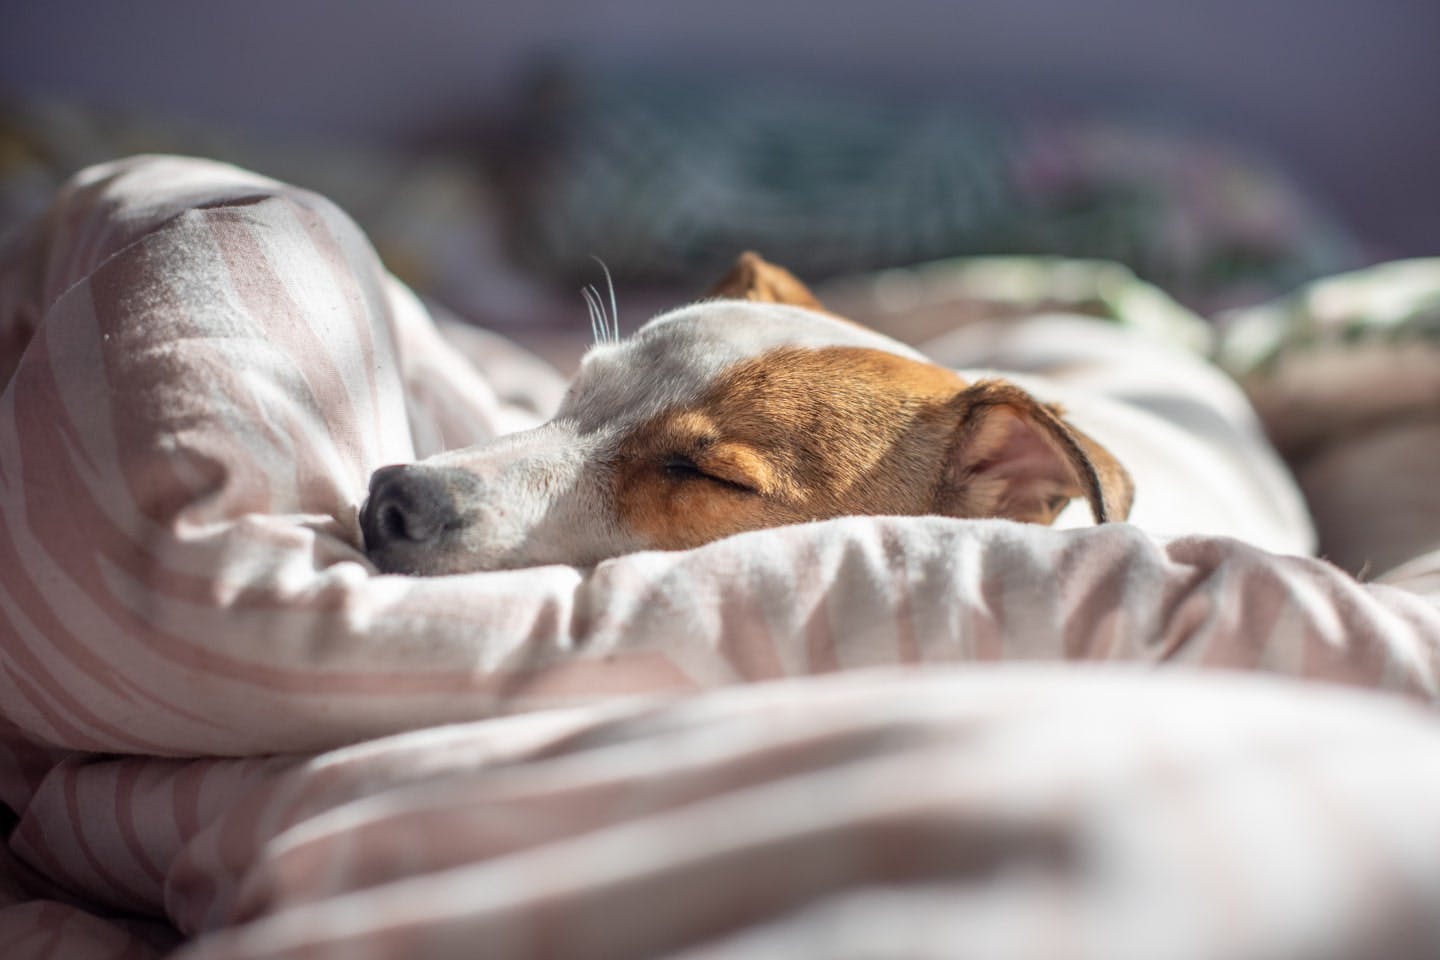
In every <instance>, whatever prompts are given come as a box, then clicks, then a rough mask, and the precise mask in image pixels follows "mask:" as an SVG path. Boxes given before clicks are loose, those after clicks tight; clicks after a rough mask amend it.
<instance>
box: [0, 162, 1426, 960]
mask: <svg viewBox="0 0 1440 960" xmlns="http://www.w3.org/2000/svg"><path fill="white" fill-rule="evenodd" d="M462 348H463V349H462ZM514 362H516V361H515V355H514V352H513V351H512V350H511V349H510V348H507V347H505V346H504V345H503V344H500V343H498V342H496V341H493V340H491V339H489V338H487V337H485V336H484V335H479V334H474V333H467V334H466V336H465V339H464V341H463V344H462V345H461V346H459V347H457V346H456V342H455V341H454V340H452V339H448V338H447V337H446V336H445V335H444V332H443V327H442V326H440V325H437V324H436V323H435V322H434V321H433V320H432V318H431V316H430V315H429V312H428V311H427V309H426V307H425V306H424V305H422V304H421V302H420V301H419V300H417V299H416V298H415V297H414V296H413V295H412V294H410V293H409V291H407V290H406V289H405V288H404V287H403V286H401V285H400V284H399V283H398V282H397V281H395V280H394V279H393V278H391V277H390V276H389V275H388V274H386V272H385V271H384V270H383V268H382V267H381V266H380V264H379V262H378V260H377V259H376V257H375V255H374V253H373V251H372V250H371V249H370V247H369V245H368V243H367V242H366V240H365V238H364V237H363V236H362V235H361V234H360V233H359V231H358V230H357V229H356V228H355V227H354V226H353V224H352V223H351V222H350V221H349V220H348V219H347V218H346V217H345V216H344V215H343V214H342V213H340V212H339V211H338V210H337V209H336V208H334V207H333V206H332V205H330V204H329V203H327V202H326V201H324V200H323V199H321V198H319V197H317V196H315V195H313V194H309V193H306V192H304V191H301V190H297V189H295V188H292V187H288V186H285V185H282V184H279V183H276V182H274V181H270V180H267V179H265V178H262V177H258V176H255V175H253V174H250V173H247V172H244V171H240V170H237V169H235V168H231V167H225V166H222V165H219V164H214V163H209V162H204V161H196V160H185V159H179V158H168V157H146V158H137V159H133V160H128V161H122V162H119V163H115V164H111V165H107V166H104V167H98V168H92V169H91V170H88V171H86V172H85V173H83V174H81V175H80V176H79V177H77V178H76V179H75V180H74V181H72V182H71V183H70V184H69V185H68V186H67V188H66V189H65V190H64V191H63V192H62V194H61V196H60V197H59V198H58V200H57V202H56V205H55V207H54V208H53V210H52V211H51V213H50V215H49V217H48V218H47V219H46V220H45V221H44V222H43V223H42V224H41V225H39V226H38V227H37V229H36V230H35V231H34V232H33V233H31V234H29V235H28V236H27V237H26V238H25V240H24V242H23V243H21V244H20V245H18V246H17V247H16V248H15V249H14V250H13V251H12V252H11V253H10V254H9V255H8V258H7V259H6V260H5V262H4V264H3V268H0V384H3V394H0V804H3V807H0V813H3V815H4V817H3V819H0V824H3V826H4V833H5V841H6V842H5V845H4V847H3V851H0V949H3V954H4V956H6V957H67V958H68V957H77V958H88V957H97V958H99V957H115V958H119V957H136V958H146V957H154V956H162V955H168V954H170V953H172V952H174V953H175V954H176V955H178V956H182V957H186V958H197V960H198V958H241V957H245V958H250V957H254V958H258V957H324V956H335V957H396V958H399V957H442V958H443V957H473V956H493V957H576V958H582V957H583V958H598V957H647V956H657V957H658V956H668V957H747V958H749V957H797V956H813V957H826V958H829V957H846V956H855V957H876V956H896V957H947V958H956V957H977V958H987V960H989V958H1010V957H1016V958H1018V957H1037V958H1065V957H1097V958H1124V957H1135V958H1149V960H1154V958H1172V957H1173V958H1191V957H1194V958H1200V957H1224V958H1252V957H1253V958H1262V957H1275V958H1281V957H1286V958H1289V957H1369V958H1381V957H1410V956H1415V957H1422V956H1433V955H1436V954H1437V953H1440V910H1436V909H1435V907H1436V905H1437V904H1440V818H1437V817H1435V816H1434V811H1435V810H1436V809H1440V726H1437V724H1436V721H1435V718H1434V713H1433V710H1434V704H1435V702H1436V699H1437V694H1440V659H1437V652H1440V606H1437V597H1440V589H1437V588H1436V586H1435V583H1436V578H1434V577H1433V576H1428V575H1427V573H1426V572H1427V571H1428V570H1430V569H1433V568H1434V567H1436V566H1437V565H1436V564H1434V563H1431V565H1430V566H1429V567H1426V566H1425V564H1426V563H1428V562H1430V561H1427V560H1426V559H1425V558H1424V557H1420V558H1418V559H1416V560H1414V561H1413V562H1412V563H1411V564H1410V566H1408V567H1407V568H1405V569H1404V570H1402V571H1401V572H1400V573H1399V574H1397V575H1396V576H1395V577H1393V578H1392V579H1393V580H1394V583H1393V584H1386V583H1377V582H1363V583H1362V582H1361V581H1359V580H1357V579H1355V578H1354V577H1352V576H1350V575H1349V574H1346V573H1344V572H1342V571H1340V570H1339V569H1337V568H1336V567H1333V566H1331V565H1330V564H1328V563H1326V562H1324V561H1323V560H1318V559H1311V558H1306V557H1300V556H1286V555H1281V554H1277V553H1272V552H1267V551H1265V550H1262V549H1260V548H1258V547H1255V546H1251V545H1247V544H1246V543H1243V542H1241V541H1239V540H1231V539H1225V538H1218V537H1186V536H1175V537H1157V536H1154V535H1152V534H1148V533H1145V532H1142V531H1140V530H1139V529H1137V528H1134V527H1131V526H1128V525H1110V526H1105V527H1098V528H1088V529H1078V530H1069V531H1061V530H1051V529H1048V528H1040V527H1030V526H1023V525H1018V524H1012V523H1008V522H1003V521H957V520H947V519H941V518H848V519H843V520H837V521H830V522H826V523H820V524H811V525H804V526H797V527H789V528H781V529H776V530H769V531H761V532H757V533H752V534H747V535H742V536H739V537H734V538H731V539H728V540H723V541H720V542H717V543H714V544H711V545H709V546H706V547H703V548H701V549H698V550H694V551H689V552H684V553H648V554H636V555H631V556H626V557H621V558H617V559H615V560H612V561H607V562H605V563H602V564H600V565H599V566H597V567H595V568H593V569H576V568H570V567H546V568H540V569H533V570H522V571H513V572H502V573H488V574H475V575H467V576H459V577H446V578H436V579H414V578H406V577H389V576H377V575H376V574H375V572H374V570H373V569H372V568H371V567H370V566H369V565H368V564H367V562H366V560H365V558H364V555H363V553H362V552H361V551H360V549H359V548H358V544H359V531H358V525H357V521H356V510H357V507H358V504H359V502H360V500H361V498H362V497H363V495H364V491H365V484H366V481H367V479H368V477H369V474H370V472H371V471H372V470H373V469H374V468H375V467H377V466H380V465H382V464H386V463H391V462H398V461H404V460H410V459H413V458H415V457H417V456H424V455H427V454H429V453H433V452H436V451H438V450H441V449H445V448H447V447H450V446H455V445H460V444H467V443H473V442H477V441H479V440H483V439H487V438H490V437H493V436H497V435H500V434H502V433H505V432H508V431H510V430H514V429H518V428H521V427H524V426H528V425H531V424H533V423H535V422H538V420H539V419H540V418H541V416H542V414H543V411H542V407H543V405H544V404H543V402H542V401H541V400H539V399H537V398H538V397H541V396H544V395H552V394H553V391H554V389H555V388H556V381H555V378H554V375H553V374H551V373H549V372H547V371H546V370H544V369H543V368H542V367H540V366H539V365H538V364H536V365H534V366H531V367H526V368H525V369H526V371H527V372H526V375H525V376H524V377H522V378H520V379H519V382H518V384H517V381H516V377H515V374H514V370H515V368H514V366H513V363H514ZM502 368H503V369H502ZM1416 564H1419V566H1418V567H1417V566H1416ZM1417 570H1418V571H1419V573H1418V574H1417V572H1416V571H1417ZM1376 573H1377V574H1378V573H1381V571H1376ZM1380 579H1382V580H1383V579H1385V578H1383V577H1381V578H1380Z"/></svg>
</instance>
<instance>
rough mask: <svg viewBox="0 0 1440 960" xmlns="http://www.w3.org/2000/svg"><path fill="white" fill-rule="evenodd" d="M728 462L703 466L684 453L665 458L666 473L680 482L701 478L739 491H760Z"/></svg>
mask: <svg viewBox="0 0 1440 960" xmlns="http://www.w3.org/2000/svg"><path fill="white" fill-rule="evenodd" d="M727 466H731V465H728V464H712V465H709V466H701V465H700V464H699V463H697V462H696V461H695V460H694V458H692V457H689V456H686V455H684V454H671V455H670V456H668V457H666V458H665V475H666V476H668V477H670V478H671V479H672V480H677V481H680V482H685V481H691V480H700V481H708V482H710V483H714V484H718V485H720V486H722V487H728V488H729V489H731V490H734V491H737V492H739V493H758V492H759V490H758V489H757V487H756V485H755V484H754V483H753V482H750V479H749V478H748V477H745V476H743V475H742V474H740V473H739V472H738V471H735V470H733V469H725V467H727Z"/></svg>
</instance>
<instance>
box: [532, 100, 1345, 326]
mask: <svg viewBox="0 0 1440 960" xmlns="http://www.w3.org/2000/svg"><path fill="white" fill-rule="evenodd" d="M512 142H517V143H520V144H523V145H524V146H523V148H522V149H520V150H519V151H518V153H519V157H518V158H516V161H515V162H513V163H511V164H509V165H507V166H506V168H505V169H507V170H508V171H509V174H508V176H507V191H508V192H511V193H512V194H513V196H514V197H515V198H518V199H517V200H516V202H515V203H514V204H513V206H512V209H513V210H514V212H515V217H514V224H513V225H514V229H515V231H516V233H517V235H518V237H519V240H520V250H521V251H522V252H523V254H524V260H525V262H527V263H529V264H532V265H534V266H535V267H536V268H537V269H539V270H541V271H544V272H547V273H559V274H561V275H584V274H585V273H586V271H587V268H588V267H589V266H590V262H589V256H590V255H591V254H594V253H598V254H601V255H603V256H604V257H605V260H606V262H607V263H608V264H609V265H610V266H611V268H612V269H614V270H615V271H616V274H617V276H623V277H625V278H628V279H640V280H652V281H658V282H684V283H688V284H695V283H704V282H706V280H707V279H708V278H711V277H714V276H717V275H718V273H717V271H720V270H722V268H723V267H724V265H725V264H726V263H728V262H729V261H730V259H732V258H733V257H734V255H735V254H736V253H737V252H738V251H740V250H743V249H750V248H753V249H756V250H759V251H760V252H762V253H763V254H764V255H765V256H766V257H767V258H769V259H771V260H772V261H774V262H777V263H783V264H785V265H786V266H788V267H790V268H791V269H793V270H795V271H796V272H798V273H799V274H801V275H802V276H805V277H807V278H812V279H822V278H825V277H830V276H836V275H841V274H849V273H855V272H860V271H864V270H872V269H877V268H884V267H891V266H903V265H908V264H913V263H919V262H923V261H929V260H936V259H940V258H945V257H953V256H973V255H993V254H1006V255H1014V254H1050V255H1059V256H1067V257H1078V258H1086V259H1106V260H1113V261H1116V262H1119V263H1123V264H1125V265H1127V266H1129V267H1130V268H1132V269H1133V270H1134V271H1135V272H1136V273H1137V274H1138V275H1139V276H1141V277H1143V278H1144V279H1146V280H1150V281H1153V282H1155V283H1158V284H1160V285H1161V286H1163V287H1164V288H1165V289H1167V290H1169V291H1170V292H1171V293H1172V294H1174V295H1175V296H1177V297H1178V298H1179V299H1181V300H1182V301H1185V302H1187V303H1191V304H1198V305H1201V306H1204V307H1207V308H1208V307H1213V306H1216V305H1232V304H1234V303H1239V302H1254V301H1256V300H1259V299H1263V298H1264V297H1266V296H1270V295H1274V294H1276V293H1279V292H1281V291H1284V290H1289V289H1292V288H1293V287H1294V286H1296V285H1297V284H1299V283H1302V282H1304V281H1306V280H1310V279H1313V278H1314V277H1317V276H1321V275H1323V274H1326V273H1330V272H1334V271H1336V270H1340V269H1348V268H1351V267H1354V266H1356V265H1357V264H1358V263H1359V262H1360V260H1359V257H1358V254H1357V252H1356V245H1355V243H1353V242H1352V241H1351V239H1350V238H1349V237H1348V236H1347V235H1346V234H1345V232H1344V231H1343V230H1341V229H1340V228H1339V227H1338V226H1336V225H1335V224H1334V223H1332V222H1331V220H1330V219H1329V218H1328V217H1326V216H1325V215H1324V214H1323V213H1322V212H1321V211H1320V210H1319V209H1318V207H1317V206H1316V205H1315V204H1314V203H1312V202H1310V201H1309V200H1307V199H1306V198H1304V197H1302V196H1301V194H1300V193H1299V191H1298V190H1296V189H1295V188H1294V187H1293V185H1292V184H1290V183H1289V182H1288V181H1287V180H1286V179H1285V178H1284V177H1283V176H1281V175H1280V174H1279V173H1277V172H1275V171H1273V170H1271V169H1269V168H1268V167H1267V166H1265V165H1264V164H1262V163H1260V162H1259V161H1258V160H1256V159H1254V158H1252V157H1249V156H1246V155H1244V154H1243V153H1242V152H1241V151H1239V150H1238V149H1236V148H1233V147H1231V146H1229V145H1226V144H1224V143H1221V142H1218V141H1215V140H1207V139H1204V138H1200V137H1197V136H1194V135H1191V134H1189V133H1187V132H1184V131H1180V130H1176V129H1174V128H1173V125H1171V124H1162V123H1150V122H1143V121H1135V122H1129V123H1115V122H1102V121H1097V120H1086V119H1041V118H1032V117H1011V116H1004V115H999V114H996V113H993V112H987V111H984V110H982V109H979V108H977V107H976V106H975V105H974V104H971V103H967V102H963V101H956V100H954V99H951V100H928V101H926V102H923V103H907V102H896V101H880V100H877V99H867V98H863V97H859V96H854V95H847V94H843V93H821V92H815V91H804V90H795V89H781V88H775V87H773V86H754V85H746V84H744V83H738V84H737V83H728V82H727V83H724V84H720V83H708V84H707V83H703V82H686V81H684V80H682V79H680V78H678V77H673V76H662V75H644V76H631V75H617V74H600V75H593V74H560V75H558V76H550V77H547V78H546V79H545V81H544V82H542V83H537V86H536V92H535V93H534V94H533V95H532V97H531V98H530V100H529V101H528V103H527V104H526V106H525V107H524V108H523V109H522V110H521V111H520V112H519V114H518V122H517V124H516V126H515V129H514V136H513V141H512Z"/></svg>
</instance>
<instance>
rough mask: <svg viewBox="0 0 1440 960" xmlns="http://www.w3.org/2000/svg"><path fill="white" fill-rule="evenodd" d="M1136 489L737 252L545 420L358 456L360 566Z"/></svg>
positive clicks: (1108, 516)
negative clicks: (362, 486) (424, 448)
mask: <svg viewBox="0 0 1440 960" xmlns="http://www.w3.org/2000/svg"><path fill="white" fill-rule="evenodd" d="M1087 403H1088V401H1087ZM1104 403H1105V401H1101V404H1102V406H1104ZM1090 405H1091V406H1093V404H1090ZM1109 405H1110V407H1115V406H1118V405H1116V404H1114V403H1110V404H1109ZM1128 416H1129V417H1130V420H1128V421H1127V420H1125V417H1124V416H1120V417H1119V421H1118V422H1125V423H1133V422H1135V415H1134V414H1133V413H1130V414H1128ZM1103 419H1104V418H1103V417H1102V418H1100V420H1103ZM1112 419H1114V418H1113V417H1112ZM1141 425H1142V427H1143V429H1141V430H1140V431H1139V432H1140V433H1141V434H1146V431H1147V430H1148V431H1151V432H1153V431H1154V430H1156V429H1162V428H1163V427H1164V426H1165V425H1163V424H1162V425H1160V427H1155V426H1151V425H1147V424H1145V423H1142V424H1141ZM1112 432H1113V431H1112ZM1130 432H1131V433H1134V432H1135V431H1133V430H1132V431H1130ZM1125 435H1126V431H1125V430H1124V429H1121V430H1120V431H1118V433H1116V436H1119V437H1121V438H1122V439H1123V438H1124V436H1125ZM1148 436H1149V434H1146V437H1148ZM1145 442H1148V441H1147V440H1146V439H1145V438H1142V442H1141V443H1140V444H1139V445H1137V444H1135V443H1131V444H1130V447H1131V448H1133V449H1143V448H1144V443H1145ZM1159 446H1160V448H1162V449H1163V448H1164V444H1163V443H1161V444H1159ZM1174 459H1175V458H1174V457H1173V456H1171V457H1168V458H1161V461H1162V462H1159V463H1157V464H1156V470H1157V471H1158V473H1159V474H1161V477H1160V482H1161V483H1162V484H1167V485H1170V486H1176V485H1183V483H1184V480H1183V477H1182V476H1181V475H1180V473H1178V472H1176V471H1175V470H1174V469H1173V468H1172V469H1171V473H1170V475H1168V476H1167V475H1164V471H1165V469H1167V466H1168V464H1169V461H1171V460H1174ZM1211 459H1213V457H1212V458H1211ZM1253 459H1254V457H1253V456H1249V455H1246V454H1245V453H1244V452H1243V451H1242V453H1241V455H1240V456H1239V457H1238V459H1237V463H1238V464H1240V466H1241V467H1242V468H1243V467H1244V466H1245V464H1247V463H1248V462H1249V461H1250V460H1253ZM1210 482H1211V486H1214V485H1215V483H1214V481H1213V480H1211V481H1210ZM1222 486H1223V484H1222ZM1284 493H1285V491H1284V490H1281V491H1280V495H1281V497H1282V499H1283V495H1284ZM1222 495H1223V491H1222ZM1205 496H1207V495H1206V494H1205V493H1204V491H1203V490H1202V491H1200V492H1199V494H1198V496H1196V497H1187V496H1185V495H1182V496H1181V498H1180V500H1179V501H1178V503H1179V505H1180V507H1179V508H1180V509H1181V510H1184V509H1185V504H1186V502H1187V499H1188V500H1194V499H1204V498H1205ZM1135 497H1136V485H1135V481H1134V480H1133V479H1132V474H1131V471H1130V470H1129V469H1127V466H1126V465H1125V464H1123V463H1122V458H1121V457H1117V456H1116V455H1114V454H1113V453H1112V452H1111V450H1110V449H1109V445H1108V444H1106V445H1102V443H1100V442H1098V441H1097V440H1096V439H1094V438H1093V437H1092V436H1091V435H1090V433H1089V432H1087V430H1084V429H1081V427H1080V425H1077V423H1076V422H1074V421H1073V420H1072V419H1071V418H1070V416H1069V415H1068V414H1067V412H1066V409H1065V408H1063V407H1062V406H1060V405H1059V404H1057V403H1056V402H1054V401H1053V400H1052V399H1048V398H1047V399H1040V398H1038V397H1037V396H1036V395H1035V394H1034V393H1033V392H1032V390H1031V389H1027V388H1026V387H1025V386H1022V385H1021V384H1019V383H1017V382H1015V381H1014V379H1013V378H1008V377H1000V376H992V375H984V376H980V377H978V378H972V377H967V376H966V375H963V374H962V373H959V372H957V371H955V370H952V369H949V368H947V367H944V366H941V365H939V364H937V363H934V362H932V361H930V360H928V359H927V358H926V357H925V356H923V355H922V354H920V353H918V352H917V351H915V350H913V349H912V348H910V347H908V346H906V345H904V344H902V343H900V342H898V341H896V340H893V339H891V338H889V337H887V336H884V335H882V334H880V333H878V332H875V331H873V330H871V329H868V328H866V327H864V326H861V325H859V324H856V323H853V322H851V321H849V320H846V319H844V318H842V317H840V316H837V315H835V314H832V313H830V312H829V311H828V310H826V308H825V307H824V306H823V305H822V304H821V303H820V302H819V300H818V299H817V298H816V297H815V295H814V294H813V293H812V292H811V291H810V290H809V289H808V288H807V287H806V286H805V285H804V284H803V283H801V281H800V280H798V279H797V278H796V277H795V276H794V275H792V274H791V273H790V272H788V271H786V270H785V269H783V268H781V267H778V266H776V265H773V264H771V263H768V262H767V261H765V260H764V259H763V258H761V257H760V256H758V255H756V254H753V253H747V254H744V255H742V256H741V257H740V259H739V260H738V262H737V263H736V265H735V267H734V269H733V270H732V271H731V272H730V273H729V274H728V275H727V276H726V277H725V278H724V279H723V280H721V282H720V283H719V284H718V285H717V286H716V287H715V288H714V289H712V290H711V291H710V295H709V296H708V297H707V298H706V299H703V300H701V301H699V302H697V303H694V304H691V305H689V306H685V307H681V308H679V309H676V310H673V311H670V312H668V313H664V314H662V315H660V316H658V317H656V318H654V319H652V320H651V321H649V322H648V323H646V324H645V325H644V326H642V327H641V328H640V329H639V330H637V331H636V332H635V333H634V334H633V335H631V336H630V337H628V338H625V339H623V340H619V339H613V340H609V341H608V342H600V343H597V344H596V345H595V346H593V347H592V348H591V349H590V351H589V352H588V353H587V354H586V356H585V357H584V359H583V361H582V363H581V366H580V369H579V371H578V373H577V375H576V377H575V379H574V381H573V382H572V384H571V386H570V389H569V392H568V393H567V394H566V396H565V398H564V400H563V401H562V403H561V405H560V408H559V410H558V411H557V413H556V415H555V417H554V419H552V420H551V421H550V422H548V423H546V424H544V425H543V426H540V427H537V428H535V429H533V430H529V431H525V432H522V433H518V434H513V435H510V436H506V437H502V438H500V439H498V440H495V441H493V442H490V443H487V444H482V445H479V446H474V447H469V448H465V449H460V450H454V451H448V452H445V453H443V454H440V455H438V456H435V457H432V458H430V459H428V460H426V461H423V462H420V463H417V464H408V465H392V466H387V467H382V468H381V469H379V470H377V471H376V472H375V473H374V475H373V477H372V479H371V482H370V489H369V496H368V498H367V499H366V502H365V503H364V505H363V507H362V508H361V510H360V513H359V520H360V527H361V532H362V534H363V537H364V543H365V548H366V552H367V554H368V556H369V558H370V560H371V561H372V562H373V563H374V564H375V566H376V567H377V568H378V569H379V570H380V571H382V572H386V573H405V574H423V575H437V574H451V573H462V572H469V571H480V570H496V569H509V568H517V567H526V566H536V565H543V564H554V563H562V564H571V565H577V566H588V565H592V564H595V563H597V562H599V561H602V560H605V559H607V558H610V557H614V556H617V555H620V554H624V553H630V552H634V551H639V550H650V549H659V550H679V549H687V548H691V547H696V546H699V545H701V544H704V543H707V542H710V541H713V540H716V539H719V538H721V537H726V536H730V535H732V534H737V533H740V532H743V531H748V530H755V529H759V528H764V527H774V526H779V525H783V524H794V523H802V522H806V521H813V520H821V519H826V518H831V517H838V516H845V515H855V514H890V515H939V516H947V517H958V518H1000V519H1006V520H1012V521H1019V522H1024V523H1032V524H1052V523H1054V522H1055V521H1056V520H1057V518H1058V517H1060V516H1061V515H1062V513H1064V514H1066V515H1067V516H1071V517H1072V522H1071V525H1076V523H1075V521H1074V519H1073V514H1074V513H1075V511H1074V510H1067V508H1068V507H1070V506H1071V504H1072V502H1073V503H1074V504H1076V505H1080V504H1083V507H1084V509H1085V510H1086V511H1087V512H1088V514H1089V517H1088V520H1089V522H1093V523H1095V524H1103V523H1108V522H1116V521H1123V520H1125V519H1126V518H1127V517H1128V516H1129V515H1130V513H1131V508H1132V504H1133V502H1134V500H1135ZM1297 497H1298V495H1297ZM1192 510H1193V508H1192ZM1202 512H1203V511H1202ZM1302 513H1303V511H1302ZM1080 522H1084V521H1083V520H1081V521H1080ZM1221 526H1222V527H1223V526H1224V524H1221ZM1231 526H1235V524H1232V525H1231ZM1239 526H1241V527H1243V526H1244V524H1243V522H1242V523H1240V524H1239ZM1307 529H1308V528H1307ZM1219 532H1233V531H1232V530H1230V529H1221V530H1220V531H1219ZM1303 538H1304V533H1303V532H1302V533H1301V534H1300V535H1299V537H1298V539H1297V538H1292V539H1295V542H1296V543H1300V542H1301V541H1303ZM1302 546H1303V544H1302Z"/></svg>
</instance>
